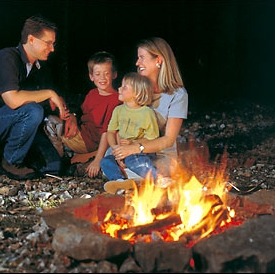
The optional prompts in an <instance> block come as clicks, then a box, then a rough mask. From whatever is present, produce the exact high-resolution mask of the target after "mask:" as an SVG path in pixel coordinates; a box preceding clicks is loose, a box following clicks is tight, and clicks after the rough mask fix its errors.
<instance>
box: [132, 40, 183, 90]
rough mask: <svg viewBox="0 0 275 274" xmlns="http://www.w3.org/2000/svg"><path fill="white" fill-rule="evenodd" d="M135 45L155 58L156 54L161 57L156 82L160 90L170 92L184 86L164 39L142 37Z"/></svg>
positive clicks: (172, 54)
mask: <svg viewBox="0 0 275 274" xmlns="http://www.w3.org/2000/svg"><path fill="white" fill-rule="evenodd" d="M137 47H138V48H143V49H145V50H146V51H148V52H149V53H150V54H151V55H152V56H153V57H155V58H156V57H157V56H160V57H161V58H162V64H161V67H160V72H159V76H158V83H157V84H158V88H159V90H160V91H161V92H165V93H169V94H171V93H173V92H174V90H175V89H178V88H180V87H184V84H183V80H182V76H181V73H180V70H179V66H178V63H177V60H176V57H175V55H174V53H173V51H172V49H171V47H170V45H169V44H168V43H167V42H166V41H165V40H164V39H162V38H159V37H151V38H148V39H143V40H141V41H140V42H139V43H138V45H137Z"/></svg>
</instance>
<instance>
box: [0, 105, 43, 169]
mask: <svg viewBox="0 0 275 274" xmlns="http://www.w3.org/2000/svg"><path fill="white" fill-rule="evenodd" d="M43 118H44V109H43V107H42V106H41V105H40V104H38V103H34V102H32V103H28V104H25V105H22V106H21V107H19V108H17V109H11V108H10V107H8V106H6V105H5V106H3V107H0V142H1V145H4V153H3V154H4V158H5V159H6V161H7V162H8V163H10V164H20V163H22V162H23V160H24V158H25V156H26V155H27V153H28V151H29V149H30V147H31V145H32V142H33V140H34V137H35V135H36V132H37V129H38V127H39V125H40V124H41V122H42V121H43Z"/></svg>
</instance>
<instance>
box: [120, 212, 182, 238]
mask: <svg viewBox="0 0 275 274" xmlns="http://www.w3.org/2000/svg"><path fill="white" fill-rule="evenodd" d="M179 224H181V218H180V216H179V215H178V214H174V215H171V216H169V217H167V218H165V219H162V220H156V221H154V222H152V223H150V224H145V225H139V226H134V227H129V228H126V229H122V230H119V231H117V237H118V238H123V236H125V235H129V234H132V236H136V235H139V234H141V235H144V234H149V233H151V232H152V231H160V232H161V231H163V230H164V229H168V228H170V227H172V226H177V225H179Z"/></svg>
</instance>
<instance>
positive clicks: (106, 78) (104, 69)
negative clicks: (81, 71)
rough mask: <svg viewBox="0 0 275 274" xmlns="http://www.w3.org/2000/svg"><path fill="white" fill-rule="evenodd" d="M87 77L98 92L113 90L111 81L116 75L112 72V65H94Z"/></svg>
mask: <svg viewBox="0 0 275 274" xmlns="http://www.w3.org/2000/svg"><path fill="white" fill-rule="evenodd" d="M89 76H90V79H91V81H93V82H94V84H95V85H96V86H97V88H98V89H99V90H100V91H108V90H110V89H111V90H112V89H113V85H112V83H113V79H115V78H116V73H115V74H114V73H113V72H112V64H110V63H102V64H96V65H94V67H93V73H90V74H89Z"/></svg>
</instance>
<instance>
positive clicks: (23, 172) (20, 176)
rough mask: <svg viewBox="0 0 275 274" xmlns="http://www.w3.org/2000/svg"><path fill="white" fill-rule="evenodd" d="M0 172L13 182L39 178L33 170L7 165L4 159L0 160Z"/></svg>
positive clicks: (21, 166) (17, 165)
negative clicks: (0, 170) (0, 161)
mask: <svg viewBox="0 0 275 274" xmlns="http://www.w3.org/2000/svg"><path fill="white" fill-rule="evenodd" d="M2 170H3V171H4V174H5V175H7V176H8V177H9V178H10V179H14V180H27V179H30V180H31V179H35V178H39V177H40V176H39V173H38V172H36V171H35V170H34V169H32V168H28V167H26V166H23V165H19V164H14V165H12V164H9V163H8V162H7V161H6V160H5V159H4V158H3V159H2Z"/></svg>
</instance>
